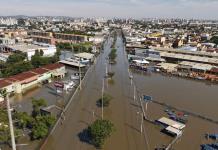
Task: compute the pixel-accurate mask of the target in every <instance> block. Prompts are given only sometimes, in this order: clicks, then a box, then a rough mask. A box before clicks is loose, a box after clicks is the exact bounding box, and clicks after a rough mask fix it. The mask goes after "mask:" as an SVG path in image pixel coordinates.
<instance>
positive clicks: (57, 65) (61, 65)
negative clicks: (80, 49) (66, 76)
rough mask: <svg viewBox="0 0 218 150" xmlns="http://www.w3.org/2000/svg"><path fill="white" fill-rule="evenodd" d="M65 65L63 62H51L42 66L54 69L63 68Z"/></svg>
mask: <svg viewBox="0 0 218 150" xmlns="http://www.w3.org/2000/svg"><path fill="white" fill-rule="evenodd" d="M63 66H64V65H63V64H59V63H55V64H49V65H46V66H43V67H42V68H43V69H47V70H54V69H58V68H61V67H63Z"/></svg>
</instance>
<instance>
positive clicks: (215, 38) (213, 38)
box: [210, 36, 218, 45]
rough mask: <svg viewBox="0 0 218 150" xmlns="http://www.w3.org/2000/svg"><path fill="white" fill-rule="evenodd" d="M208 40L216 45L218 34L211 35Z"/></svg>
mask: <svg viewBox="0 0 218 150" xmlns="http://www.w3.org/2000/svg"><path fill="white" fill-rule="evenodd" d="M210 42H212V43H215V44H216V45H218V36H213V37H212V38H211V39H210Z"/></svg>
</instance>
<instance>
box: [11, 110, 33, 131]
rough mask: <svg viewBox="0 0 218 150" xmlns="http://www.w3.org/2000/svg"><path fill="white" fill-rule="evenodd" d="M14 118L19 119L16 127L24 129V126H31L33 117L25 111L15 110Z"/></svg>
mask: <svg viewBox="0 0 218 150" xmlns="http://www.w3.org/2000/svg"><path fill="white" fill-rule="evenodd" d="M14 118H16V119H17V120H19V121H18V122H17V126H18V128H21V129H24V128H28V127H29V128H31V127H32V123H33V118H32V117H31V116H30V115H28V114H27V113H26V112H15V114H14Z"/></svg>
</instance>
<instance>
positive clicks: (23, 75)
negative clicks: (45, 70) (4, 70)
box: [7, 71, 37, 82]
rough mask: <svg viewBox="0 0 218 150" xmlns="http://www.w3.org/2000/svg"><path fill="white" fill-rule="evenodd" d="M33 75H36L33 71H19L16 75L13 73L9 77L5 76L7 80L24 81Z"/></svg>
mask: <svg viewBox="0 0 218 150" xmlns="http://www.w3.org/2000/svg"><path fill="white" fill-rule="evenodd" d="M34 76H37V75H36V74H35V73H33V72H30V71H28V72H23V73H20V74H17V75H14V76H11V77H9V78H7V80H8V81H13V82H14V81H24V80H26V79H28V78H31V77H34Z"/></svg>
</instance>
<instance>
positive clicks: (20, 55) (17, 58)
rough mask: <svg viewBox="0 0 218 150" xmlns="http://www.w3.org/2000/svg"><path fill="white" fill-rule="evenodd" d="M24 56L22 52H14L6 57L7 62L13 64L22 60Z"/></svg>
mask: <svg viewBox="0 0 218 150" xmlns="http://www.w3.org/2000/svg"><path fill="white" fill-rule="evenodd" d="M25 58H26V55H25V54H24V53H14V54H12V55H10V56H9V57H8V59H7V63H10V64H14V63H18V62H23V61H24V60H25Z"/></svg>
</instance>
